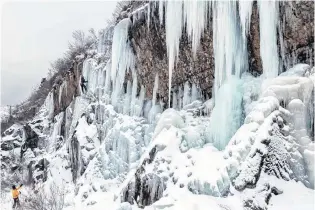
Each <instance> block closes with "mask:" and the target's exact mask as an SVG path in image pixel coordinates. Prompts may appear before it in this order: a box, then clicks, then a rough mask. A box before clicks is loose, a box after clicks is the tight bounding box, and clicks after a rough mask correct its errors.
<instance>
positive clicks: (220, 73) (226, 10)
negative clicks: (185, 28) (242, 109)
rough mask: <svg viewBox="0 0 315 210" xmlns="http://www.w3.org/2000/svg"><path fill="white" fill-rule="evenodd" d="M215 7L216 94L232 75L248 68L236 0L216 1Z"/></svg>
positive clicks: (238, 75)
mask: <svg viewBox="0 0 315 210" xmlns="http://www.w3.org/2000/svg"><path fill="white" fill-rule="evenodd" d="M212 9H213V32H214V33H213V42H214V43H213V47H214V58H215V59H214V60H215V84H214V95H215V96H216V95H217V92H218V90H219V87H220V86H221V84H222V83H223V82H224V81H225V79H228V78H229V77H231V76H232V75H236V76H237V77H240V75H241V73H242V72H244V71H246V70H247V67H248V60H247V51H246V48H245V47H243V46H244V41H243V38H242V35H241V29H240V26H239V23H238V18H237V4H236V2H234V1H216V2H214V5H213V6H212Z"/></svg>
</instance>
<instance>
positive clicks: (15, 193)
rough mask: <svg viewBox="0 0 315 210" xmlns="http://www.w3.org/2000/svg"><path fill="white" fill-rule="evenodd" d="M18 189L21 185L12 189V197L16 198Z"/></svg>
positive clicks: (18, 193)
mask: <svg viewBox="0 0 315 210" xmlns="http://www.w3.org/2000/svg"><path fill="white" fill-rule="evenodd" d="M19 189H21V186H19V187H17V188H16V189H15V190H12V197H13V198H18V197H19V195H20V192H19Z"/></svg>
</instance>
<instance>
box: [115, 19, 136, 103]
mask: <svg viewBox="0 0 315 210" xmlns="http://www.w3.org/2000/svg"><path fill="white" fill-rule="evenodd" d="M131 24H132V23H131V20H130V19H129V18H125V19H123V20H121V21H120V22H119V23H118V24H117V25H116V27H115V29H114V36H113V45H112V59H111V61H112V66H111V80H112V82H113V92H112V105H113V106H114V107H116V106H117V105H118V103H119V101H120V97H121V94H122V89H123V83H124V80H125V74H126V70H129V69H134V55H133V52H132V49H131V48H130V43H129V40H128V30H129V27H130V25H131Z"/></svg>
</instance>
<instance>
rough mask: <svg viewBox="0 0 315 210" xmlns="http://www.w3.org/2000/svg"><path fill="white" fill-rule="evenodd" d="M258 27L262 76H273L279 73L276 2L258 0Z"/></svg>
mask: <svg viewBox="0 0 315 210" xmlns="http://www.w3.org/2000/svg"><path fill="white" fill-rule="evenodd" d="M258 9H259V27H260V56H261V60H262V66H263V71H264V76H265V77H266V78H273V77H276V76H278V74H279V57H278V46H277V24H278V10H279V8H278V2H276V1H258Z"/></svg>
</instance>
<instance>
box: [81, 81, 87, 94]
mask: <svg viewBox="0 0 315 210" xmlns="http://www.w3.org/2000/svg"><path fill="white" fill-rule="evenodd" d="M81 90H82V93H84V92H86V90H87V88H86V86H85V84H84V83H82V84H81ZM84 90H85V91H84Z"/></svg>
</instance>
